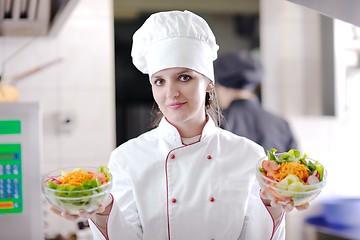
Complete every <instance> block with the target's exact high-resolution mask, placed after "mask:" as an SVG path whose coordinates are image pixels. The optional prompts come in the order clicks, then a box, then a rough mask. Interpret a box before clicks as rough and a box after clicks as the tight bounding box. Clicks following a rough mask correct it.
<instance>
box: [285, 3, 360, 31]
mask: <svg viewBox="0 0 360 240" xmlns="http://www.w3.org/2000/svg"><path fill="white" fill-rule="evenodd" d="M287 1H289V2H293V3H296V4H299V5H301V6H304V7H307V8H310V9H313V10H315V11H317V12H319V13H321V14H323V15H325V16H328V17H332V18H337V19H339V20H342V21H344V22H348V23H351V24H353V25H355V26H360V13H359V11H360V1H359V0H287Z"/></svg>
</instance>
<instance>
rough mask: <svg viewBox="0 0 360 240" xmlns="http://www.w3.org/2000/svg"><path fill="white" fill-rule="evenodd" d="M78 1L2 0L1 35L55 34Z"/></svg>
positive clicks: (0, 15)
mask: <svg viewBox="0 0 360 240" xmlns="http://www.w3.org/2000/svg"><path fill="white" fill-rule="evenodd" d="M78 1H79V0H0V37H1V36H47V35H54V34H56V33H57V32H58V31H59V29H60V28H61V26H62V25H63V24H64V22H65V21H66V19H67V17H68V16H69V14H70V12H71V11H72V9H73V8H74V7H75V5H76V3H77V2H78Z"/></svg>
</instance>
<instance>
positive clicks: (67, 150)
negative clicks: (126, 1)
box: [0, 0, 115, 237]
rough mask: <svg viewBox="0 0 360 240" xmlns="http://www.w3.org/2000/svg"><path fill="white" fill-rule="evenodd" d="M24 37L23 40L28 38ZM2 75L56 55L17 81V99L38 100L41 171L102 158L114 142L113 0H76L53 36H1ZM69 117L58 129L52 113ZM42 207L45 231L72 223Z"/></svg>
mask: <svg viewBox="0 0 360 240" xmlns="http://www.w3.org/2000/svg"><path fill="white" fill-rule="evenodd" d="M28 43H29V44H28ZM24 44H28V45H27V47H26V48H25V49H23V50H22V51H21V52H20V53H19V54H17V55H16V56H14V57H13V58H12V59H11V61H9V62H8V63H7V64H6V72H5V74H6V75H11V74H15V73H17V72H21V71H23V70H26V69H29V68H32V67H34V66H36V65H39V64H42V63H45V62H47V61H51V60H53V59H56V58H59V57H60V58H62V61H61V62H60V63H58V64H56V65H53V66H51V67H49V68H47V69H45V70H43V71H40V72H38V73H36V74H33V75H31V76H29V77H27V78H26V79H23V80H21V81H19V82H18V84H17V87H18V90H19V92H20V99H19V101H21V102H40V103H41V106H42V116H43V128H44V129H43V132H44V139H43V140H44V141H43V159H42V166H43V169H42V172H47V171H49V170H53V169H55V168H59V167H65V166H78V165H91V166H98V165H104V164H107V161H108V159H109V154H110V152H111V150H112V149H113V148H115V100H114V99H115V96H114V93H115V89H114V84H115V83H114V46H113V45H114V43H113V3H112V1H111V0H101V1H99V0H81V1H80V2H79V3H78V4H77V6H76V7H75V9H74V11H73V12H72V13H71V15H70V17H69V19H68V20H67V22H66V23H65V25H64V26H63V27H62V29H61V31H60V32H59V33H58V34H57V35H56V36H53V37H36V38H34V39H33V38H31V37H1V38H0V63H3V62H4V61H5V59H7V58H8V57H9V56H10V55H11V54H13V53H14V52H16V51H17V49H19V48H20V47H21V46H23V45H24ZM59 114H65V115H69V116H70V117H72V118H73V120H74V123H73V126H72V127H71V128H70V129H69V130H70V131H68V132H67V131H66V132H59V131H58V127H59V123H58V120H57V116H58V115H59ZM44 209H45V211H46V215H47V216H46V220H47V225H46V234H47V235H48V236H49V237H51V236H52V235H56V234H57V233H62V234H63V235H64V236H66V235H67V234H68V233H69V232H70V231H72V230H75V227H76V225H75V224H74V223H70V222H68V221H66V220H63V219H61V218H59V217H58V216H55V215H54V214H52V213H48V212H47V206H45V205H44Z"/></svg>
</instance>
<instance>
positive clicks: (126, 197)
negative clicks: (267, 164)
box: [58, 11, 285, 240]
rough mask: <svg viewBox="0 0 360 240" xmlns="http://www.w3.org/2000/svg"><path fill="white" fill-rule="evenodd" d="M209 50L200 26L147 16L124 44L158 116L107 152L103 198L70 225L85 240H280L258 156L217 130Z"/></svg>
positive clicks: (213, 53)
mask: <svg viewBox="0 0 360 240" xmlns="http://www.w3.org/2000/svg"><path fill="white" fill-rule="evenodd" d="M217 50H218V45H217V44H216V42H215V36H214V35H213V33H212V31H211V29H210V27H209V26H208V24H207V23H206V21H205V20H204V19H202V18H201V17H199V16H197V15H195V14H194V13H192V12H189V11H169V12H159V13H156V14H153V15H151V16H150V17H149V18H148V19H147V20H146V21H145V23H144V24H143V25H142V26H141V27H140V29H138V30H137V31H136V33H135V34H134V36H133V47H132V58H133V63H134V65H135V66H136V67H137V68H138V69H139V70H140V71H141V72H143V73H146V74H148V75H149V78H150V84H151V88H152V92H153V96H154V99H155V101H156V103H157V105H158V108H159V113H161V116H160V118H159V119H160V120H159V124H158V126H157V127H156V128H155V129H153V130H151V131H149V132H146V133H144V134H142V135H140V136H139V137H137V138H135V139H132V140H129V141H128V142H126V143H124V144H122V145H120V146H119V147H118V148H116V149H115V150H114V151H113V152H112V154H111V158H110V161H109V168H110V171H111V173H112V175H113V181H114V182H113V183H114V184H113V188H112V191H111V198H110V199H109V201H108V203H107V204H105V205H104V206H102V207H100V209H99V210H98V211H97V212H96V213H95V214H91V215H89V214H83V215H80V217H88V218H90V220H89V222H90V227H91V230H92V232H93V236H94V238H95V239H111V240H113V239H114V240H115V239H119V240H120V239H124V240H135V239H144V240H165V239H168V240H184V239H187V240H188V239H190V240H191V239H196V240H200V239H219V240H232V239H234V240H236V239H246V240H267V239H285V223H284V222H285V221H284V218H283V216H284V210H283V207H282V206H273V207H272V206H270V205H269V204H268V201H267V200H266V199H263V198H262V197H260V191H259V189H258V188H257V184H255V183H254V182H255V176H254V168H255V164H256V162H257V161H258V160H259V159H260V158H261V157H263V156H264V155H265V153H264V150H263V148H262V147H260V146H259V145H257V144H256V143H254V142H252V141H250V140H248V139H246V138H244V137H239V136H236V135H234V134H232V133H230V132H228V131H225V130H222V129H220V128H219V127H218V123H219V121H218V120H219V119H218V112H217V109H218V108H216V107H215V106H216V105H217V104H216V98H215V93H214V72H213V61H214V60H215V59H216V57H217ZM58 214H61V215H63V216H64V217H66V218H68V219H73V220H74V219H77V218H78V217H79V216H70V215H68V214H66V213H58Z"/></svg>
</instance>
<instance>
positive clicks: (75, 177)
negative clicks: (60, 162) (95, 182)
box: [61, 170, 93, 186]
mask: <svg viewBox="0 0 360 240" xmlns="http://www.w3.org/2000/svg"><path fill="white" fill-rule="evenodd" d="M92 177H93V175H92V174H90V173H89V172H87V171H84V170H76V171H72V172H69V173H67V174H66V175H65V176H64V177H63V178H62V179H61V185H64V184H68V185H71V186H80V185H81V184H82V183H83V182H84V181H85V180H91V179H92Z"/></svg>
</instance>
